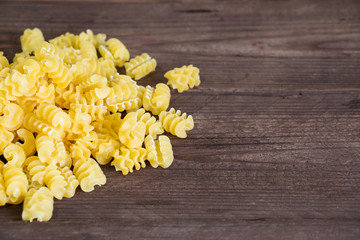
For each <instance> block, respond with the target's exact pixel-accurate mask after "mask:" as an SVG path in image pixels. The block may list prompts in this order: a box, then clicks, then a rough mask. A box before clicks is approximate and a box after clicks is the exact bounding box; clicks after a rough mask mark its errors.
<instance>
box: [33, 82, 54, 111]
mask: <svg viewBox="0 0 360 240" xmlns="http://www.w3.org/2000/svg"><path fill="white" fill-rule="evenodd" d="M35 96H36V102H37V103H46V104H55V86H54V84H52V83H50V84H49V83H48V82H47V81H46V80H41V81H39V82H38V91H37V93H36V94H35ZM26 111H27V110H26ZM27 112H29V111H27Z"/></svg>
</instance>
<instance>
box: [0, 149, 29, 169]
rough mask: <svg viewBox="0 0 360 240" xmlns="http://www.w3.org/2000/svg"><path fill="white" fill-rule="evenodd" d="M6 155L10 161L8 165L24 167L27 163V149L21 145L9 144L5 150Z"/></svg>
mask: <svg viewBox="0 0 360 240" xmlns="http://www.w3.org/2000/svg"><path fill="white" fill-rule="evenodd" d="M4 157H5V159H6V160H7V161H8V162H7V164H8V165H12V166H16V167H19V168H22V167H23V165H24V163H25V158H26V155H25V151H24V149H23V148H22V147H20V146H19V145H16V144H14V143H11V144H9V145H8V146H7V147H6V148H5V150H4Z"/></svg>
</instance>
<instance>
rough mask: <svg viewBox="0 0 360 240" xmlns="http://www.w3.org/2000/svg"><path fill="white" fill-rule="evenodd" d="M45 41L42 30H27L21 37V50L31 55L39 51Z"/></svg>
mask: <svg viewBox="0 0 360 240" xmlns="http://www.w3.org/2000/svg"><path fill="white" fill-rule="evenodd" d="M43 41H45V39H44V36H43V34H42V32H41V30H40V29H38V28H34V29H26V30H25V31H24V34H23V35H22V36H21V37H20V42H21V49H22V50H23V52H25V53H31V52H33V51H34V50H35V49H37V48H38V47H39V46H40V44H41V43H42V42H43Z"/></svg>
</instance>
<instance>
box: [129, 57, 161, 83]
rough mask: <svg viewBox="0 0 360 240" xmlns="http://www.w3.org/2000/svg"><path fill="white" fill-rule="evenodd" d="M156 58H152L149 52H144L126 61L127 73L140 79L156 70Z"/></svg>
mask: <svg viewBox="0 0 360 240" xmlns="http://www.w3.org/2000/svg"><path fill="white" fill-rule="evenodd" d="M155 68H156V60H155V59H154V58H151V57H150V56H149V54H147V53H143V54H141V55H140V56H136V57H135V58H132V59H130V61H129V62H127V63H125V69H126V75H129V76H130V77H132V78H134V79H135V80H139V79H140V78H143V77H145V76H146V75H148V74H149V73H151V72H153V71H155Z"/></svg>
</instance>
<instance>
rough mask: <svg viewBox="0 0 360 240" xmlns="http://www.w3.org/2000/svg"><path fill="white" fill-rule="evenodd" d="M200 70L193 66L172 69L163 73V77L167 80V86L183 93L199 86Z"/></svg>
mask: <svg viewBox="0 0 360 240" xmlns="http://www.w3.org/2000/svg"><path fill="white" fill-rule="evenodd" d="M199 72H200V70H199V69H198V68H197V67H194V66H193V65H189V66H182V67H181V68H174V69H173V70H170V71H168V72H167V73H165V75H164V77H165V78H167V79H168V83H167V84H168V85H170V87H172V88H173V89H177V90H178V92H180V93H181V92H183V91H186V90H189V88H193V87H194V86H199V85H200V77H199Z"/></svg>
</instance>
